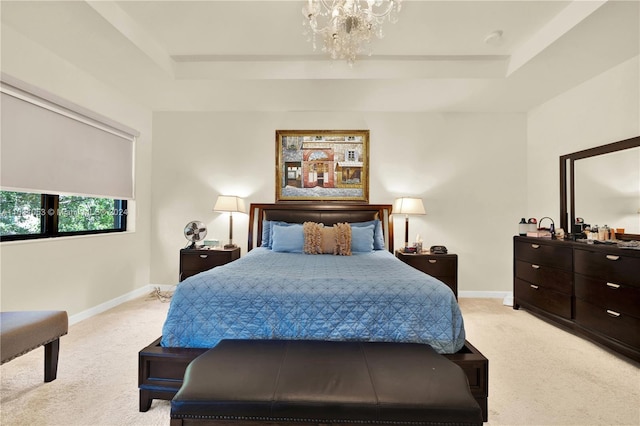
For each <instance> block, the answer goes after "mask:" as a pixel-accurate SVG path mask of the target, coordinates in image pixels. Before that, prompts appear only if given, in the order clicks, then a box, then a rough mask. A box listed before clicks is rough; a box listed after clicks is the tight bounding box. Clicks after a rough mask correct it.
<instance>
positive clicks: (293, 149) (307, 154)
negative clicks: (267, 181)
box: [276, 130, 369, 203]
mask: <svg viewBox="0 0 640 426" xmlns="http://www.w3.org/2000/svg"><path fill="white" fill-rule="evenodd" d="M281 201H354V202H355V201H357V202H365V203H368V202H369V131H368V130H276V202H281Z"/></svg>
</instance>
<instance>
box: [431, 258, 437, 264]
mask: <svg viewBox="0 0 640 426" xmlns="http://www.w3.org/2000/svg"><path fill="white" fill-rule="evenodd" d="M436 262H437V260H436V259H429V263H436Z"/></svg>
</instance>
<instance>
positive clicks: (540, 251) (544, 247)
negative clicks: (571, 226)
mask: <svg viewBox="0 0 640 426" xmlns="http://www.w3.org/2000/svg"><path fill="white" fill-rule="evenodd" d="M515 257H516V259H519V260H524V261H527V262H531V263H534V264H536V265H545V266H551V267H554V268H560V269H566V270H569V271H570V270H571V266H572V258H573V254H572V250H571V247H567V246H560V245H556V244H544V243H538V242H525V241H516V243H515Z"/></svg>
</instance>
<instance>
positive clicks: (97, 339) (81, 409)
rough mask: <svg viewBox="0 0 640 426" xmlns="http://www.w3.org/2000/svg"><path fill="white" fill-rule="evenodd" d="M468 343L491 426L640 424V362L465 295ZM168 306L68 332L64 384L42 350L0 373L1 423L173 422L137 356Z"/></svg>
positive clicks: (101, 318) (107, 315)
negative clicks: (482, 377) (142, 397)
mask: <svg viewBox="0 0 640 426" xmlns="http://www.w3.org/2000/svg"><path fill="white" fill-rule="evenodd" d="M460 305H461V307H462V312H463V315H464V319H465V326H466V330H467V339H468V340H469V341H470V342H471V343H472V344H473V345H474V346H476V347H477V348H478V349H479V350H480V351H481V352H482V353H484V354H485V356H487V358H489V376H490V379H489V422H488V423H487V424H488V425H640V364H638V363H635V362H632V361H630V360H628V359H626V358H622V357H619V356H616V355H614V354H612V353H610V352H609V351H607V350H605V349H603V348H601V347H599V346H597V345H595V344H593V343H590V342H589V341H587V340H585V339H583V338H580V337H577V336H575V335H573V334H571V333H569V332H566V331H564V330H561V329H559V328H557V327H555V326H553V325H550V324H548V323H546V322H545V321H542V320H540V319H538V318H536V317H534V316H532V315H531V314H529V313H527V312H526V311H524V310H519V311H515V310H513V309H511V308H510V307H507V306H503V305H502V304H501V302H500V301H499V300H496V299H461V300H460ZM168 306H169V305H168V303H161V302H160V301H158V299H154V298H147V297H145V298H140V299H136V300H134V301H131V302H127V303H124V304H122V305H120V306H118V307H116V308H114V309H111V310H109V311H107V312H104V313H102V314H99V315H96V316H94V317H92V318H89V319H87V320H84V321H82V322H80V323H78V324H75V325H73V326H71V327H70V329H69V334H68V335H67V336H64V337H63V338H62V339H61V345H60V347H61V348H60V361H59V367H58V378H57V379H56V380H55V381H53V382H51V383H44V382H43V374H44V373H43V350H42V349H37V350H35V351H32V352H30V353H29V354H26V355H24V356H22V357H20V358H17V359H15V360H13V361H11V362H9V363H7V364H4V365H3V366H2V367H1V368H0V374H1V384H2V388H1V395H0V396H1V399H0V422H1V424H2V425H81V426H85V425H86V426H88V425H105V426H108V425H168V424H169V410H170V407H169V403H168V402H167V401H158V400H155V401H154V402H153V404H152V406H151V409H150V410H149V411H148V412H146V413H140V412H138V388H137V386H138V351H139V350H140V349H142V348H143V347H144V346H146V345H147V344H148V343H151V342H152V341H153V340H155V339H156V338H157V337H159V336H160V334H161V330H162V323H163V321H164V318H165V316H166V312H167V309H168Z"/></svg>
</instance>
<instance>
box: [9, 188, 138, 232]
mask: <svg viewBox="0 0 640 426" xmlns="http://www.w3.org/2000/svg"><path fill="white" fill-rule="evenodd" d="M0 206H1V209H0V238H1V239H2V241H15V240H26V239H34V238H50V237H59V236H68V235H84V234H99V233H106V232H122V231H126V229H127V213H128V212H127V202H126V201H125V200H114V199H112V198H97V197H78V196H66V195H53V194H32V193H25V192H12V191H0Z"/></svg>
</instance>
